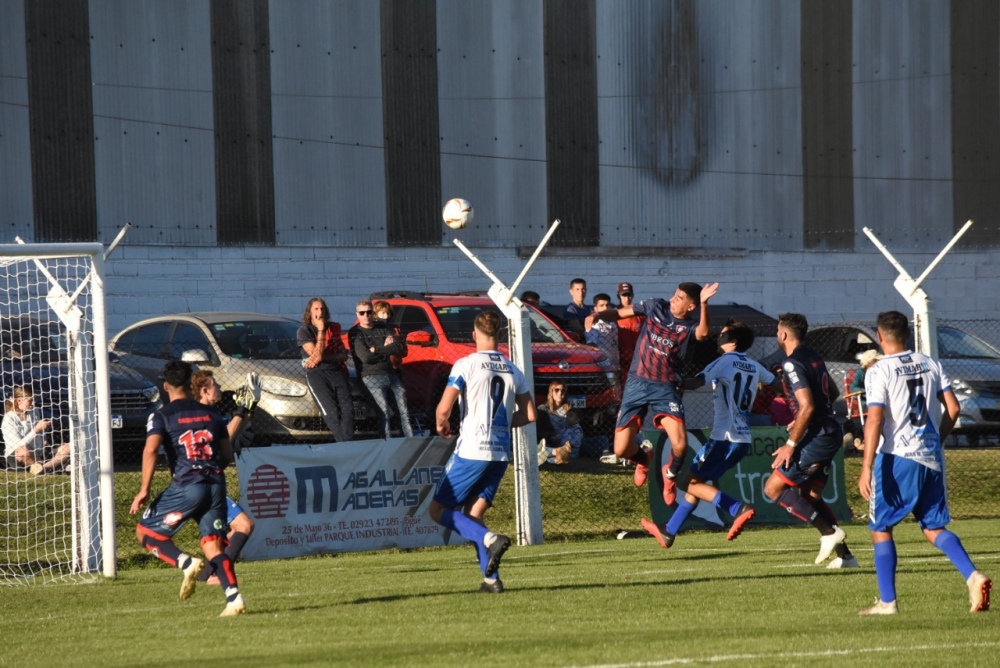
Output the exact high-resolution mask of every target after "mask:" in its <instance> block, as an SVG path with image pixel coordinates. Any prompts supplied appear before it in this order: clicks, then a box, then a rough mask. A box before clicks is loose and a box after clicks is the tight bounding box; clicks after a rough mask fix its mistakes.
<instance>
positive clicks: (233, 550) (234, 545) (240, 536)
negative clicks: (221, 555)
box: [226, 531, 250, 561]
mask: <svg viewBox="0 0 1000 668" xmlns="http://www.w3.org/2000/svg"><path fill="white" fill-rule="evenodd" d="M249 538H250V534H245V533H243V532H242V531H235V532H233V535H232V536H230V537H229V545H227V546H226V554H227V555H229V558H230V559H232V560H233V561H236V558H237V557H239V556H240V552H242V551H243V546H244V545H246V544H247V539H249Z"/></svg>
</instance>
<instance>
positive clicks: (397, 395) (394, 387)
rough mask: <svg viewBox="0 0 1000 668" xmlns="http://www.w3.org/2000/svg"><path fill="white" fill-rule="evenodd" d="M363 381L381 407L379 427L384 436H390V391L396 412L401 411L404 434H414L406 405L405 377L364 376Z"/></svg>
mask: <svg viewBox="0 0 1000 668" xmlns="http://www.w3.org/2000/svg"><path fill="white" fill-rule="evenodd" d="M361 381H362V382H363V383H364V384H365V387H367V388H368V391H369V392H371V395H372V398H373V399H375V405H376V406H377V407H378V409H379V418H378V429H379V431H380V432H382V437H383V438H389V436H390V434H389V393H390V392H391V393H392V395H393V398H394V399H395V401H396V412H397V413H399V422H400V426H401V427H402V428H403V435H404V436H406V437H412V436H413V425H411V424H410V411H409V409H407V407H406V389H405V388H404V387H403V379H402V378H400V377H399V376H398V375H397V374H394V373H392V374H388V375H379V376H362V377H361Z"/></svg>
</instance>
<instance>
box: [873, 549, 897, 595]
mask: <svg viewBox="0 0 1000 668" xmlns="http://www.w3.org/2000/svg"><path fill="white" fill-rule="evenodd" d="M875 576H876V578H877V579H878V594H879V599H880V600H881V601H882V602H883V603H892V602H893V601H895V600H896V543H894V542H893V541H891V540H887V541H883V542H881V543H875Z"/></svg>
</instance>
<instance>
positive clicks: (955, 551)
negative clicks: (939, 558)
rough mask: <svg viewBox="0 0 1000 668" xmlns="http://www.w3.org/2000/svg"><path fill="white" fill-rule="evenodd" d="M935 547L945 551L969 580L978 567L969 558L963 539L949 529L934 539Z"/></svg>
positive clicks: (945, 554)
mask: <svg viewBox="0 0 1000 668" xmlns="http://www.w3.org/2000/svg"><path fill="white" fill-rule="evenodd" d="M934 547H936V548H937V549H939V550H941V551H942V552H944V556H946V557H948V559H949V560H950V561H951V563H953V564H955V568H957V569H958V572H959V573H961V574H962V577H963V578H964V579H966V580H968V579H969V576H970V575H972V573H973V572H974V571H975V570H976V567H975V566H973V565H972V560H971V559H969V553H968V552H966V551H965V548H964V547H962V541H960V540H959V539H958V536H956V535H955V534H953V533H952V532H950V531H948V530H947V529H945V530H944V531H942V532H941V533H939V534H938V537H937V538H935V539H934Z"/></svg>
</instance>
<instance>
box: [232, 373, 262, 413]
mask: <svg viewBox="0 0 1000 668" xmlns="http://www.w3.org/2000/svg"><path fill="white" fill-rule="evenodd" d="M260 391H261V384H260V376H259V375H257V372H255V371H252V372H250V373H248V374H247V384H246V385H242V386H240V388H239V389H238V390H236V393H235V394H234V395H233V401H234V402H236V407H237V408H243V409H245V410H246V411H247V412H250V411H252V410H253V409H254V408H255V407H256V406H257V403H258V402H259V401H260Z"/></svg>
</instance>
